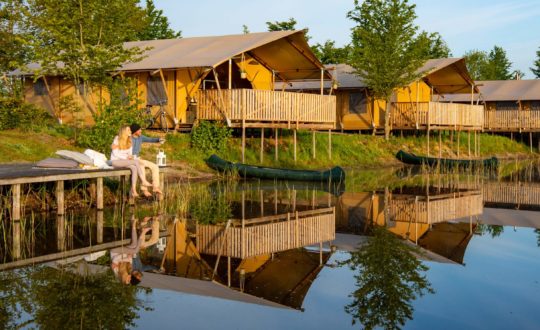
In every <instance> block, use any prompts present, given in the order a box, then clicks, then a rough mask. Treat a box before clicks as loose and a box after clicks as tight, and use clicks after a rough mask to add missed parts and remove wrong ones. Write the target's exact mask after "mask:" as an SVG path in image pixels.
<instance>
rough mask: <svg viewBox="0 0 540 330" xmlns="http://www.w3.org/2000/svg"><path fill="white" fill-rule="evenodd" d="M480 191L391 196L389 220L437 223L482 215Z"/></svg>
mask: <svg viewBox="0 0 540 330" xmlns="http://www.w3.org/2000/svg"><path fill="white" fill-rule="evenodd" d="M483 205H484V204H483V196H482V193H481V192H480V191H474V192H460V193H453V194H445V195H435V196H411V195H405V196H403V195H401V196H400V195H393V196H392V198H391V200H390V213H389V215H390V219H392V220H393V221H402V222H417V223H427V224H431V223H438V222H444V221H450V220H454V219H459V218H464V217H468V216H473V215H479V214H482V209H483Z"/></svg>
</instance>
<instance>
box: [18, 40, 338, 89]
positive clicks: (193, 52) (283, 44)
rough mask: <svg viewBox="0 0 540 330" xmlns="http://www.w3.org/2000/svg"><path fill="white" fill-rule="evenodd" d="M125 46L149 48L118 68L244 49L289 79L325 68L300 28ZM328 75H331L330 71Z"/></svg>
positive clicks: (192, 63) (211, 61)
mask: <svg viewBox="0 0 540 330" xmlns="http://www.w3.org/2000/svg"><path fill="white" fill-rule="evenodd" d="M124 47H127V48H131V47H140V48H142V49H145V48H149V49H148V50H146V51H145V53H144V55H145V57H144V58H143V59H142V60H141V61H139V62H130V63H126V64H124V65H123V66H122V67H121V68H119V71H150V70H157V69H182V68H212V67H214V68H215V67H217V66H219V65H220V64H222V63H224V62H225V61H227V60H228V59H229V58H232V57H236V56H241V54H242V53H249V54H250V55H252V57H254V58H255V59H257V60H258V61H259V62H261V63H262V64H263V65H265V66H266V67H267V68H268V69H271V70H274V71H276V73H277V76H278V77H282V78H284V79H286V80H298V79H320V76H321V69H322V68H324V66H323V65H322V63H321V62H320V61H319V60H318V59H317V57H316V56H315V55H314V54H313V53H312V52H311V49H310V48H309V45H308V44H307V42H306V39H305V37H304V31H301V30H300V31H275V32H259V33H247V34H235V35H224V36H207V37H192V38H181V39H165V40H147V41H133V42H126V43H124ZM28 68H29V69H30V71H33V70H35V69H36V68H37V66H36V64H35V63H34V64H30V65H29V66H28ZM18 73H19V74H21V72H18ZM12 74H14V75H16V74H17V73H16V72H14V73H12ZM325 76H326V78H330V74H328V73H325Z"/></svg>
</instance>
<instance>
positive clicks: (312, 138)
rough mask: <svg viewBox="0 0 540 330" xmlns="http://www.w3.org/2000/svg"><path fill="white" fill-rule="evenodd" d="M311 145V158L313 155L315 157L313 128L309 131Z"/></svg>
mask: <svg viewBox="0 0 540 330" xmlns="http://www.w3.org/2000/svg"><path fill="white" fill-rule="evenodd" d="M311 147H312V150H311V153H312V156H313V159H315V157H316V153H315V148H316V142H315V130H312V131H311Z"/></svg>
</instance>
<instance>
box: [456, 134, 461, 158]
mask: <svg viewBox="0 0 540 330" xmlns="http://www.w3.org/2000/svg"><path fill="white" fill-rule="evenodd" d="M456 136H457V156H458V158H459V149H460V142H461V141H460V140H461V131H457V133H456Z"/></svg>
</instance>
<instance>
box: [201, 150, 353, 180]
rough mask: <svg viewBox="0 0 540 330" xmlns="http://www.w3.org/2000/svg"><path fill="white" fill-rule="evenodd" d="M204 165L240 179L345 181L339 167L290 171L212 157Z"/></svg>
mask: <svg viewBox="0 0 540 330" xmlns="http://www.w3.org/2000/svg"><path fill="white" fill-rule="evenodd" d="M206 164H208V166H210V167H211V168H213V169H215V170H217V171H221V172H224V171H234V172H238V174H239V175H240V176H242V177H246V178H260V179H270V180H296V181H332V182H340V181H345V171H344V170H343V169H342V168H341V167H339V166H336V167H333V168H331V169H329V170H327V171H311V170H291V169H286V168H273V167H263V166H255V165H247V164H242V163H232V162H229V161H226V160H224V159H221V158H219V157H218V156H217V155H212V156H210V158H208V159H207V160H206Z"/></svg>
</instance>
